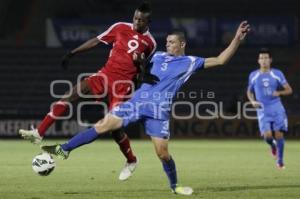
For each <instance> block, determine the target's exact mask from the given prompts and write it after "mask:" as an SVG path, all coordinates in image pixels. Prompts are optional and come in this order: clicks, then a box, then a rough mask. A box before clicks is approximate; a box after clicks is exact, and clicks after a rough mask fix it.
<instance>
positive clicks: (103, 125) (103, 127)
mask: <svg viewBox="0 0 300 199" xmlns="http://www.w3.org/2000/svg"><path fill="white" fill-rule="evenodd" d="M94 128H95V129H96V132H97V133H98V134H103V133H106V132H107V131H109V130H110V126H109V123H108V122H104V121H103V119H102V120H100V121H98V122H97V123H96V124H95V125H94Z"/></svg>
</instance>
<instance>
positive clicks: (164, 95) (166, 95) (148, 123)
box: [111, 52, 204, 139]
mask: <svg viewBox="0 0 300 199" xmlns="http://www.w3.org/2000/svg"><path fill="white" fill-rule="evenodd" d="M151 62H152V64H153V66H152V69H151V74H153V75H156V76H157V77H159V79H160V81H159V82H158V83H157V84H155V85H150V84H143V85H142V86H141V88H140V89H138V90H137V91H136V92H135V93H134V96H133V97H132V98H131V99H130V100H128V101H127V102H124V103H122V104H120V105H119V106H116V107H115V108H114V109H113V110H112V111H111V113H112V114H113V115H116V116H118V117H120V118H122V120H123V122H122V125H123V126H124V127H126V126H127V125H128V124H130V123H132V122H136V121H138V120H142V121H143V122H144V125H145V129H146V133H147V134H148V135H149V136H151V137H159V138H163V139H167V138H169V136H170V130H169V119H170V112H171V104H172V100H173V97H174V96H175V95H176V92H177V91H178V90H179V89H180V87H181V86H182V85H183V84H184V82H186V81H187V80H188V79H189V77H190V76H191V75H192V74H193V73H194V72H195V71H197V70H200V69H201V68H203V66H204V59H203V58H201V57H194V56H171V55H169V54H167V53H165V52H156V53H155V54H154V55H153V57H152V59H151Z"/></svg>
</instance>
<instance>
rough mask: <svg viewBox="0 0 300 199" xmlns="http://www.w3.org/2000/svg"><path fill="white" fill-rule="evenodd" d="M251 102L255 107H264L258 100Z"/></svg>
mask: <svg viewBox="0 0 300 199" xmlns="http://www.w3.org/2000/svg"><path fill="white" fill-rule="evenodd" d="M251 104H252V106H253V107H254V108H262V105H261V103H260V102H258V101H251Z"/></svg>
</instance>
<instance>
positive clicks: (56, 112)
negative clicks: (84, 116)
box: [38, 101, 68, 137]
mask: <svg viewBox="0 0 300 199" xmlns="http://www.w3.org/2000/svg"><path fill="white" fill-rule="evenodd" d="M67 108H68V105H67V104H66V102H63V101H58V102H56V103H55V104H54V105H53V106H52V109H51V111H50V112H49V113H48V114H47V115H46V117H45V118H44V119H43V121H42V122H41V123H40V125H39V127H38V132H39V134H40V136H41V137H43V136H44V135H45V133H46V131H47V129H48V128H49V127H50V126H51V125H52V124H53V123H54V121H55V119H56V117H59V116H61V115H63V114H64V113H65V112H66V110H67Z"/></svg>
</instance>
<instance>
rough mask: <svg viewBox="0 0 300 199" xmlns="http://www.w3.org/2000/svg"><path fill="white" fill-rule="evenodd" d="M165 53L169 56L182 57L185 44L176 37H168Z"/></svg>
mask: <svg viewBox="0 0 300 199" xmlns="http://www.w3.org/2000/svg"><path fill="white" fill-rule="evenodd" d="M166 48H167V53H168V54H170V55H175V56H178V55H183V54H184V48H185V42H182V41H180V40H179V39H178V36H177V35H168V37H167V43H166Z"/></svg>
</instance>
